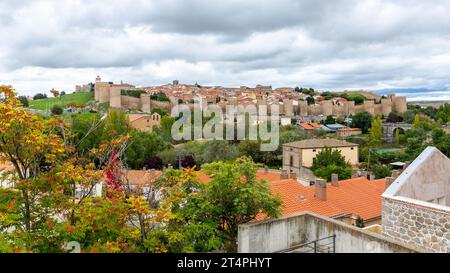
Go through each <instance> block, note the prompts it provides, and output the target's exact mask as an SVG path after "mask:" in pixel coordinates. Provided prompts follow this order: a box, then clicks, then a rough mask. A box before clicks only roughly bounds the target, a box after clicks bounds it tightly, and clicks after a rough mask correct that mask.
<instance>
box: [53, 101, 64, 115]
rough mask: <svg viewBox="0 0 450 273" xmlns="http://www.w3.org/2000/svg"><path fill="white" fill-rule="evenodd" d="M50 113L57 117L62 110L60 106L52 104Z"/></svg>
mask: <svg viewBox="0 0 450 273" xmlns="http://www.w3.org/2000/svg"><path fill="white" fill-rule="evenodd" d="M50 111H51V112H52V114H53V115H57V116H58V115H61V114H62V113H63V111H64V110H63V108H62V107H61V106H60V105H58V104H54V105H53V106H52V109H50Z"/></svg>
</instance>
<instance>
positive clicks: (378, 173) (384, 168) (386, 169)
mask: <svg viewBox="0 0 450 273" xmlns="http://www.w3.org/2000/svg"><path fill="white" fill-rule="evenodd" d="M391 171H392V168H391V166H390V165H387V164H383V165H381V164H377V165H374V166H373V167H372V172H373V174H374V175H375V178H376V179H381V178H385V177H388V176H391Z"/></svg>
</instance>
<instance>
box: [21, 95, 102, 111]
mask: <svg viewBox="0 0 450 273" xmlns="http://www.w3.org/2000/svg"><path fill="white" fill-rule="evenodd" d="M93 99H94V93H93V92H83V93H72V94H66V95H64V96H61V97H58V98H48V99H41V100H32V101H30V106H29V108H31V109H37V110H45V111H48V110H50V109H51V108H52V107H53V105H55V104H58V105H61V106H63V107H65V106H67V104H69V103H76V104H86V103H87V102H88V101H91V100H93Z"/></svg>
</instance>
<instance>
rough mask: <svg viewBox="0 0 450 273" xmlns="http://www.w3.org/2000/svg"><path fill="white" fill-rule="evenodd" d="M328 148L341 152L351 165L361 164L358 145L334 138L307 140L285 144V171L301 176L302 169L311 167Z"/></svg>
mask: <svg viewBox="0 0 450 273" xmlns="http://www.w3.org/2000/svg"><path fill="white" fill-rule="evenodd" d="M326 147H328V148H332V149H336V150H338V151H340V152H341V154H342V155H343V156H344V157H345V159H346V161H347V162H349V163H350V165H356V164H358V162H359V158H358V144H355V143H351V142H348V141H343V140H338V139H332V138H325V139H306V140H300V141H295V142H290V143H286V144H283V169H284V170H287V171H288V172H289V173H297V175H300V173H301V169H302V167H307V168H309V167H311V166H312V163H313V159H314V158H315V157H316V155H317V154H318V153H319V152H320V151H322V150H323V149H324V148H326Z"/></svg>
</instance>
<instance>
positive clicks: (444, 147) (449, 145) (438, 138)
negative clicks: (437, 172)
mask: <svg viewBox="0 0 450 273" xmlns="http://www.w3.org/2000/svg"><path fill="white" fill-rule="evenodd" d="M431 137H432V144H433V145H434V146H435V147H436V148H438V149H439V150H440V151H441V152H442V153H443V154H445V155H446V156H447V157H450V134H446V133H445V131H444V130H442V129H441V128H435V129H434V130H433V131H432V133H431Z"/></svg>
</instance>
